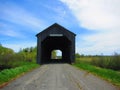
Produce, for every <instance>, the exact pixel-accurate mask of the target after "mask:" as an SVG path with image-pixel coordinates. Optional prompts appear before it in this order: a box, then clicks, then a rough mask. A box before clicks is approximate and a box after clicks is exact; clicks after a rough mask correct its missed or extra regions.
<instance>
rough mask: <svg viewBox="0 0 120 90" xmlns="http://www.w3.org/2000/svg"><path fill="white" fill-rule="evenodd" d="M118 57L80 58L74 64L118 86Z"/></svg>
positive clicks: (119, 66) (119, 68)
mask: <svg viewBox="0 0 120 90" xmlns="http://www.w3.org/2000/svg"><path fill="white" fill-rule="evenodd" d="M119 62H120V55H113V56H82V57H77V58H76V62H75V64H73V66H76V67H78V68H80V69H83V70H87V71H88V72H91V73H93V74H95V75H97V76H99V77H101V78H103V79H105V80H107V81H109V82H111V83H113V84H114V85H117V86H120V63H119Z"/></svg>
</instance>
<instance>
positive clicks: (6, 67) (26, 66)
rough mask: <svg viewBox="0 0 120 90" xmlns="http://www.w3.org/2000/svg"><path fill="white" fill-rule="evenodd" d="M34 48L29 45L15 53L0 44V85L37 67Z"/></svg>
mask: <svg viewBox="0 0 120 90" xmlns="http://www.w3.org/2000/svg"><path fill="white" fill-rule="evenodd" d="M36 50H37V48H36V47H30V48H25V49H21V50H20V51H19V52H17V53H16V52H14V51H13V50H12V49H10V48H6V47H4V46H2V45H0V85H2V84H3V83H5V82H8V81H10V80H12V79H14V78H16V77H17V76H19V75H21V74H23V73H25V72H28V71H30V70H32V69H33V68H36V67H38V66H39V65H38V64H36Z"/></svg>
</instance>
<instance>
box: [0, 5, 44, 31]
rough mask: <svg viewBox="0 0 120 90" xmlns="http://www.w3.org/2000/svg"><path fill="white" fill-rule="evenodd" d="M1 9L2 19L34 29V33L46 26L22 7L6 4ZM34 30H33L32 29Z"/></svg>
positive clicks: (0, 17) (0, 16)
mask: <svg viewBox="0 0 120 90" xmlns="http://www.w3.org/2000/svg"><path fill="white" fill-rule="evenodd" d="M1 8H2V9H0V13H1V15H0V19H2V20H5V21H8V22H11V23H15V24H19V25H23V26H26V27H29V28H34V31H35V32H36V30H38V29H40V28H42V27H44V26H45V24H44V22H43V20H41V19H39V18H37V17H36V16H34V15H33V14H31V13H29V12H28V11H27V10H25V9H24V8H22V7H19V6H17V5H15V4H4V5H2V6H1ZM31 30H33V29H31Z"/></svg>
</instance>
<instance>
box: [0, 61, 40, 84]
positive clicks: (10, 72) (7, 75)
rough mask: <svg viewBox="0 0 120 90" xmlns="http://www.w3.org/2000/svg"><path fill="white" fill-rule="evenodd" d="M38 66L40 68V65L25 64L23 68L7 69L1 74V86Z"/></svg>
mask: <svg viewBox="0 0 120 90" xmlns="http://www.w3.org/2000/svg"><path fill="white" fill-rule="evenodd" d="M38 66H39V65H38V64H35V63H29V64H25V65H23V66H20V67H16V68H13V69H5V70H3V71H1V72H0V85H1V84H3V83H5V82H8V81H10V80H12V79H13V78H15V77H17V76H18V75H20V74H23V73H25V72H28V71H30V70H32V69H33V68H36V67H38Z"/></svg>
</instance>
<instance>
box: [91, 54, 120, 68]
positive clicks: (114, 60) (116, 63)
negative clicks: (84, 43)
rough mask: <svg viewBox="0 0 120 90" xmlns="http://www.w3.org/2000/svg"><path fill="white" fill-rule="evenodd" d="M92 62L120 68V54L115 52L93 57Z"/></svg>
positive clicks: (96, 64) (97, 64)
mask: <svg viewBox="0 0 120 90" xmlns="http://www.w3.org/2000/svg"><path fill="white" fill-rule="evenodd" d="M91 64H93V65H95V66H99V67H102V68H108V69H113V70H120V55H118V54H117V53H115V54H114V55H113V56H99V57H95V58H92V61H91Z"/></svg>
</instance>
